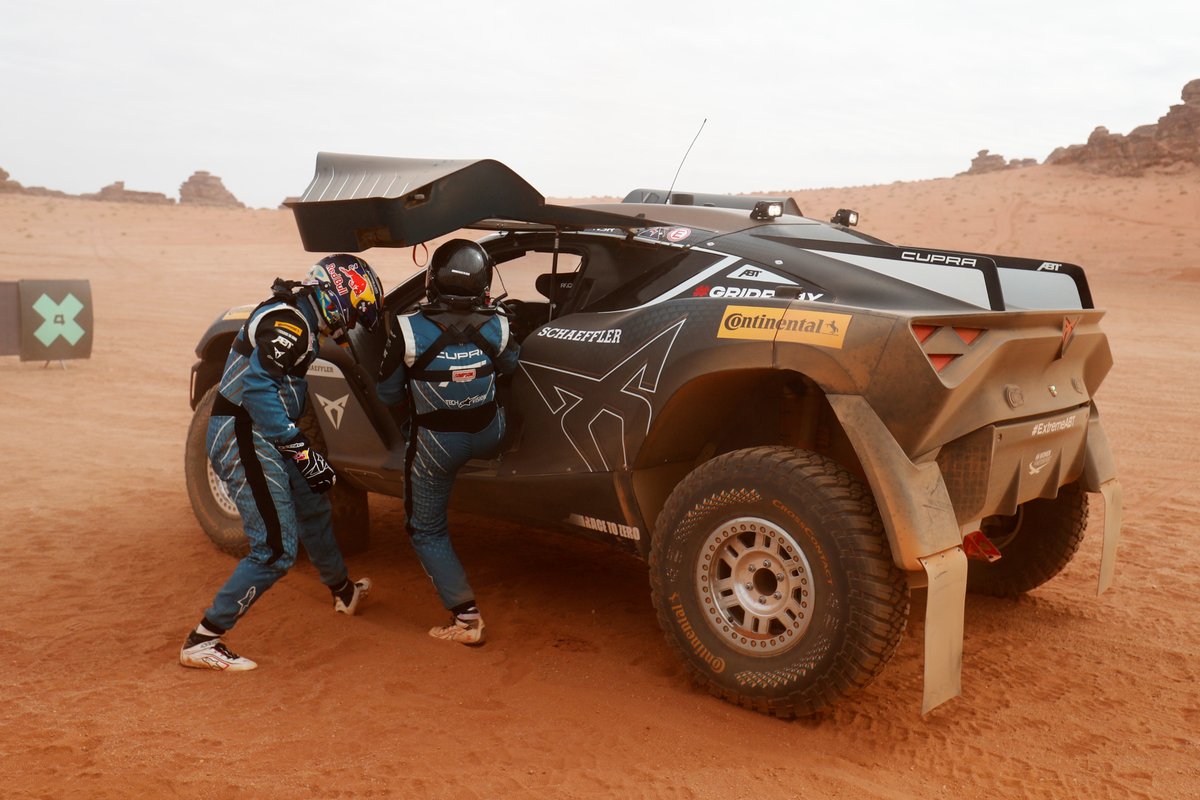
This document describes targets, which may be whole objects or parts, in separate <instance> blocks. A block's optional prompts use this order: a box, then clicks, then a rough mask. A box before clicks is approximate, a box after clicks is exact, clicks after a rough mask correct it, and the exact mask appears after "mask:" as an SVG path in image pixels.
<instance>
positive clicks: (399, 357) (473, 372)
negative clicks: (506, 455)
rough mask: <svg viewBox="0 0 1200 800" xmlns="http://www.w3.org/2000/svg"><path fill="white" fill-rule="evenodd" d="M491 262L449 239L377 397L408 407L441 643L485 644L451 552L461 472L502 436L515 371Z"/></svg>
mask: <svg viewBox="0 0 1200 800" xmlns="http://www.w3.org/2000/svg"><path fill="white" fill-rule="evenodd" d="M492 266H493V265H492V260H491V257H489V256H488V254H487V252H486V251H485V250H484V249H483V248H482V247H481V246H480V245H478V244H477V243H475V242H472V241H468V240H466V239H452V240H450V241H448V242H446V243H445V244H443V245H442V246H441V247H439V248H438V249H437V250H436V251H435V252H434V254H433V257H432V258H431V259H430V261H429V268H428V270H427V271H426V275H425V288H426V294H427V296H428V299H429V303H428V304H427V305H424V306H422V307H421V308H419V309H418V310H417V311H416V312H414V313H412V314H406V315H403V316H400V317H398V318H397V323H398V324H397V325H396V326H395V328H394V329H393V337H392V338H391V339H390V340H389V342H388V346H387V349H386V350H385V351H384V356H383V362H382V364H381V365H380V373H379V377H380V380H379V383H378V385H377V387H376V391H377V393H378V395H379V399H380V400H382V401H383V402H384V403H386V404H387V405H391V406H398V405H402V404H404V403H405V401H406V400H407V402H408V408H409V416H408V427H407V431H406V437H405V438H406V439H407V442H408V446H407V450H406V451H405V461H404V464H405V469H404V510H405V513H406V515H407V523H406V527H407V529H408V533H409V535H410V537H411V538H412V544H413V548H414V549H415V550H416V552H417V557H418V559H419V560H420V562H421V566H422V567H424V569H425V572H426V573H427V574H428V575H429V577H430V579H431V580H432V581H433V585H434V588H436V589H437V592H438V595H439V596H440V598H441V601H442V604H443V605H444V606H445V607H446V608H447V609H448V610H449V611H450V613H451V618H450V623H449V624H448V625H444V626H440V627H435V628H432V629H430V631H429V635H430V636H433V637H434V638H436V639H442V640H445V641H451V642H459V643H461V644H466V645H477V644H482V643H483V617H482V616H481V615H480V613H479V608H478V606H476V604H475V592H474V591H473V590H472V589H471V585H470V584H469V583H468V582H467V576H466V572H465V571H464V570H463V567H462V563H461V562H460V561H459V559H458V555H457V554H456V553H455V552H454V547H453V546H452V545H451V543H450V530H449V521H448V519H447V506H448V505H449V502H450V490H451V489H452V488H453V487H454V478H455V475H456V474H457V473H458V470H459V468H460V467H462V466H463V465H464V464H466V463H467V461H469V460H471V459H474V458H488V457H491V456H493V455H494V454H495V452H496V450H497V449H498V448H499V445H500V440H501V438H502V437H503V436H504V410H503V409H502V408H500V407H499V405H498V404H497V402H496V378H497V376H498V375H507V374H509V373H511V372H513V371H514V370H515V369H516V367H517V355H518V350H519V348H518V346H517V343H516V342H515V341H513V340H512V339H511V338H510V337H509V330H508V319H507V318H506V317H505V316H504V314H503V313H502V311H501V309H499V307H498V306H497V305H495V304H493V303H490V302H489V301H488V288H489V286H490V285H491V279H492Z"/></svg>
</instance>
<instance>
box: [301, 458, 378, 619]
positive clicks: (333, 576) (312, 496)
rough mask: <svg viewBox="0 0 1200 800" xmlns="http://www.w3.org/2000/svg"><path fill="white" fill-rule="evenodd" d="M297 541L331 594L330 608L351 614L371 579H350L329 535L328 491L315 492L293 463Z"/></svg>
mask: <svg viewBox="0 0 1200 800" xmlns="http://www.w3.org/2000/svg"><path fill="white" fill-rule="evenodd" d="M288 475H289V476H290V478H291V487H292V499H293V502H294V504H295V506H296V523H297V525H298V529H299V535H300V542H301V543H302V544H303V545H304V550H305V552H306V553H308V560H309V561H311V562H312V564H313V566H314V567H316V568H317V575H318V576H319V577H320V579H321V583H323V584H325V585H326V586H327V587H329V592H330V594H332V595H333V598H334V601H333V608H334V610H335V611H339V612H341V613H343V614H348V615H351V616H353V615H354V614H355V613H356V612H357V611H358V609H359V606H360V604H361V602H362V601H363V600H364V599H365V598H366V596H367V594H368V593H369V592H370V591H371V579H370V578H359V579H358V580H356V581H351V580H350V578H349V575H348V573H347V571H346V562H345V560H344V559H343V558H342V550H341V548H340V547H339V546H338V543H337V539H336V538H335V537H334V535H333V512H332V508H331V506H330V502H329V495H328V494H316V493H314V492H313V491H312V490H311V489H309V488H308V482H307V481H305V480H304V478H303V477H302V476H301V475H300V471H299V470H297V469H295V468H294V467H289V468H288Z"/></svg>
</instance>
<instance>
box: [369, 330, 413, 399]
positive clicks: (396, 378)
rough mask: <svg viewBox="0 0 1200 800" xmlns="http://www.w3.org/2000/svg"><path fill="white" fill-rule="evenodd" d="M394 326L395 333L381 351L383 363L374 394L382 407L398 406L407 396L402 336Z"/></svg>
mask: <svg viewBox="0 0 1200 800" xmlns="http://www.w3.org/2000/svg"><path fill="white" fill-rule="evenodd" d="M399 328H400V326H399V325H397V326H396V333H395V335H394V336H393V337H392V338H391V339H388V343H387V346H386V347H385V348H384V349H383V361H382V362H381V363H380V365H379V382H378V383H377V384H376V385H375V394H377V395H378V396H379V399H380V401H382V402H383V403H384V405H389V406H400V405H404V401H405V399H406V398H407V395H408V391H407V388H408V379H407V372H406V371H405V368H404V347H405V345H404V336H403V334H402V333H401V332H400V330H399Z"/></svg>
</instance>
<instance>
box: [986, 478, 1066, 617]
mask: <svg viewBox="0 0 1200 800" xmlns="http://www.w3.org/2000/svg"><path fill="white" fill-rule="evenodd" d="M1087 515H1088V497H1087V492H1085V491H1083V489H1082V488H1080V486H1079V484H1078V483H1072V484H1069V485H1067V486H1064V487H1063V488H1062V489H1060V490H1059V492H1058V497H1055V498H1052V499H1047V498H1041V499H1038V500H1030V501H1029V502H1028V503H1022V504H1021V506H1020V507H1018V508H1017V513H1016V514H1013V515H1012V516H1004V517H1000V516H996V517H987V518H986V519H984V521H983V533H984V535H985V536H987V537H988V539H989V540H990V541H991V542H992V544H994V545H996V548H997V549H998V550H999V551H1000V559H999V560H998V561H991V562H988V561H976V560H972V561H971V562H970V563H969V564H968V566H967V591H970V592H975V593H977V594H986V595H991V596H992V597H1016V596H1017V595H1021V594H1024V593H1025V592H1028V591H1030V590H1031V589H1036V588H1037V587H1039V586H1041V585H1042V584H1043V583H1045V582H1046V581H1048V580H1050V579H1051V578H1053V577H1054V576H1055V575H1057V574H1058V573H1060V572H1062V570H1063V568H1064V567H1066V566H1067V564H1069V563H1070V562H1071V558H1072V557H1074V555H1075V551H1077V550H1078V549H1079V543H1080V542H1082V541H1083V531H1084V529H1085V528H1086V527H1087Z"/></svg>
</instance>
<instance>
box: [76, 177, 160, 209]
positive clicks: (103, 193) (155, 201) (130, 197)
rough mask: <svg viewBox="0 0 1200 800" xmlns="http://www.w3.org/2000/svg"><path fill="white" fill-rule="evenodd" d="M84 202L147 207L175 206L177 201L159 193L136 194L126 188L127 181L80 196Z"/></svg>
mask: <svg viewBox="0 0 1200 800" xmlns="http://www.w3.org/2000/svg"><path fill="white" fill-rule="evenodd" d="M79 196H80V197H81V198H83V199H84V200H102V201H106V202H110V203H145V204H147V205H164V206H165V205H174V203H175V200H174V199H172V198H170V197H167V196H166V195H165V194H161V193H159V192H135V191H132V190H130V189H126V188H125V181H116V182H114V183H110V184H109V185H108V186H105V187H104V188H103V189H101V190H100V191H98V192H92V193H90V194H81V195H79Z"/></svg>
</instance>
